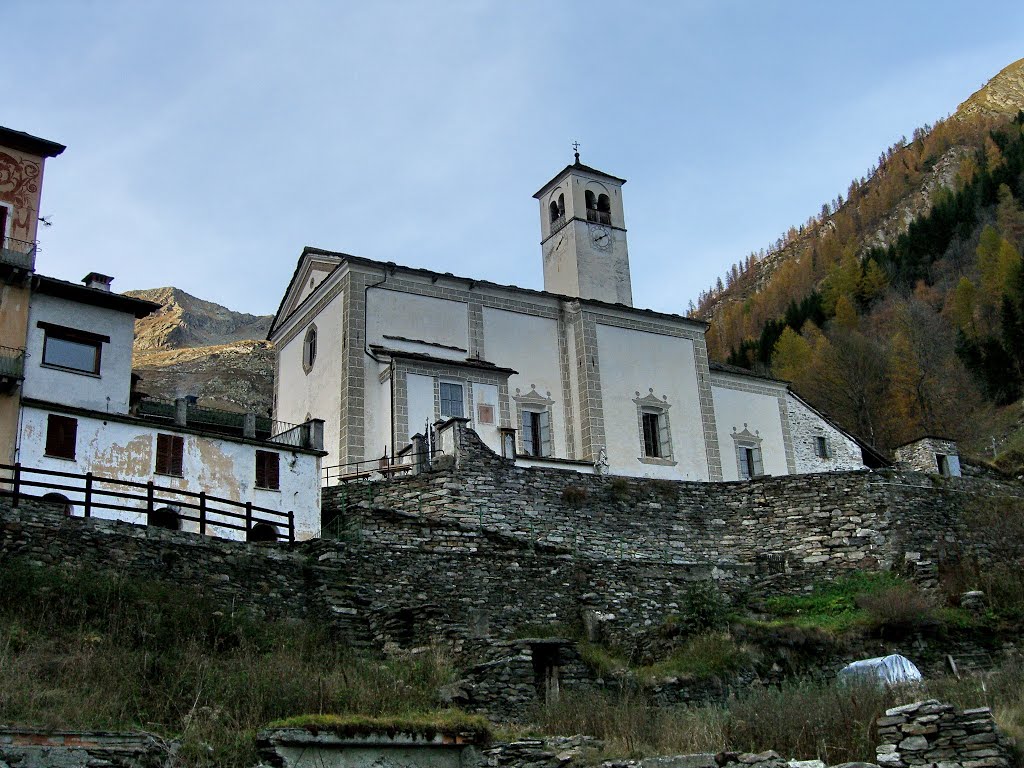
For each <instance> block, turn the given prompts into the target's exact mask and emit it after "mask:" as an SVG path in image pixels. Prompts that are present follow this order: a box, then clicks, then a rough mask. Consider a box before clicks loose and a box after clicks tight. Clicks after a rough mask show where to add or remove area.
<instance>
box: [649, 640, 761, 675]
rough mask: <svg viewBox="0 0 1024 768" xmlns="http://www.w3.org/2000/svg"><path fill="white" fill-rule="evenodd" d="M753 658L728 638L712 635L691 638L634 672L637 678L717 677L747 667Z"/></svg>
mask: <svg viewBox="0 0 1024 768" xmlns="http://www.w3.org/2000/svg"><path fill="white" fill-rule="evenodd" d="M753 660H754V656H753V653H752V652H751V651H750V649H749V648H747V647H746V646H742V645H740V644H739V643H737V642H736V641H735V640H734V639H733V638H732V637H731V636H730V635H727V634H724V633H721V632H713V633H708V634H704V635H697V636H696V637H691V638H690V639H689V640H687V641H686V642H685V643H683V645H682V646H680V647H679V648H677V649H676V650H675V651H673V652H672V654H671V656H669V657H668V658H667V659H665V660H664V661H659V662H657V663H656V664H652V665H650V666H648V667H643V668H641V669H640V670H638V673H637V674H638V675H639V676H640V677H641V679H644V678H657V677H692V678H709V677H720V676H722V675H725V674H728V673H730V672H736V671H738V670H740V669H743V668H744V667H747V666H750V664H751V663H752V662H753Z"/></svg>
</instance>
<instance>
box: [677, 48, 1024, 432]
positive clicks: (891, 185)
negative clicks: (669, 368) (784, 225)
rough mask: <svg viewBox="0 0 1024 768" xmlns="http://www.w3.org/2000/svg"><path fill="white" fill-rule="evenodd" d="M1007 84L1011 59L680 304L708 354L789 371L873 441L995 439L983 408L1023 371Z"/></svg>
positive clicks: (1010, 86)
mask: <svg viewBox="0 0 1024 768" xmlns="http://www.w3.org/2000/svg"><path fill="white" fill-rule="evenodd" d="M1022 84H1024V59H1022V60H1020V61H1017V62H1015V63H1013V64H1011V65H1010V66H1008V67H1006V68H1004V69H1003V70H1002V71H1001V72H1000V73H999V74H998V75H996V76H995V77H993V78H992V79H991V80H990V81H989V82H988V83H987V84H986V86H985V87H984V88H982V89H981V90H980V91H979V92H978V93H975V94H973V95H972V96H971V97H970V98H968V99H967V100H965V101H964V102H963V104H962V105H961V107H960V109H959V110H958V111H957V112H956V113H955V114H954V115H953V116H952V117H951V118H949V119H947V120H943V121H941V122H939V123H937V124H936V125H935V126H926V127H925V128H920V129H917V130H916V131H914V134H913V138H912V139H911V140H910V141H907V140H906V139H903V140H901V141H899V142H897V143H896V144H895V145H894V146H892V147H890V148H889V149H888V150H887V151H885V152H883V153H882V154H881V156H880V157H879V160H878V164H877V167H875V168H872V169H871V170H870V171H869V173H868V175H867V177H866V178H861V179H855V180H854V181H853V182H852V183H851V185H850V188H849V193H848V196H847V199H846V200H844V199H843V198H842V196H839V197H837V198H836V199H835V200H834V201H829V202H828V203H826V204H825V205H824V206H823V207H822V211H821V213H820V214H819V215H817V216H813V217H811V218H810V219H809V220H808V221H807V222H806V223H805V224H803V225H801V226H799V227H791V228H790V230H789V231H788V232H787V233H786V235H785V237H783V238H779V240H778V241H777V242H776V244H775V245H774V246H773V247H772V248H771V249H769V251H768V252H767V253H763V252H762V253H759V254H751V255H750V256H748V257H747V258H746V259H745V260H743V261H741V262H740V263H739V264H737V265H735V266H734V267H733V268H732V269H731V270H730V272H729V273H728V274H727V275H726V279H725V281H724V284H723V282H722V281H719V285H718V286H716V287H715V288H714V289H712V290H711V291H708V292H706V293H704V294H702V296H701V299H700V305H699V308H696V309H694V310H691V311H693V312H694V313H695V314H698V315H700V316H702V317H704V319H707V320H710V321H711V323H712V326H711V329H710V331H709V334H708V343H709V350H710V352H711V354H712V355H713V356H714V357H718V358H719V359H723V358H728V360H729V361H730V362H732V363H735V364H740V365H746V366H748V367H753V368H756V369H759V370H762V371H770V372H771V373H773V374H774V375H776V376H779V377H781V378H786V379H789V380H792V381H793V382H794V386H795V388H796V389H797V391H800V392H801V394H803V395H804V396H805V397H807V398H808V399H809V400H810V401H811V402H812V403H814V404H815V405H816V406H818V407H819V408H822V409H824V410H826V411H831V412H832V415H833V416H834V417H836V418H837V419H838V420H839V421H840V422H841V423H842V424H843V425H844V426H845V427H847V428H848V429H851V430H853V431H854V432H856V433H858V434H859V435H860V436H862V437H864V438H866V439H868V440H869V441H870V442H872V443H873V444H875V445H876V446H877V447H880V448H883V449H885V448H891V447H892V446H893V445H896V444H898V443H899V442H900V441H905V440H907V439H911V438H912V437H915V436H917V435H919V434H921V433H922V432H931V433H936V432H938V433H946V434H949V435H951V436H954V437H958V438H960V439H962V440H968V441H972V440H973V441H976V442H975V443H974V445H975V447H976V448H980V447H981V446H982V445H986V446H987V445H989V444H990V442H991V438H993V437H995V438H996V441H997V442H998V433H999V432H1000V431H1001V430H1000V429H999V428H998V427H993V426H992V425H993V424H998V422H999V419H998V418H994V416H998V414H997V413H996V414H993V406H1004V405H1006V404H1008V403H1010V402H1012V399H1013V398H1015V397H1019V394H1018V393H1019V391H1020V389H1021V386H1022V385H1021V381H1024V369H1022V368H1021V366H1022V365H1024V361H1022V360H1020V359H1019V358H1020V357H1021V353H1020V352H1018V349H1024V341H1021V340H1019V339H1018V336H1019V335H1020V334H1024V320H1022V319H1021V318H1022V317H1024V314H1022V313H1024V271H1022V267H1021V266H1020V265H1021V259H1020V252H1021V250H1024V206H1022V205H1021V203H1020V200H1022V199H1024V139H1022V126H1021V124H1020V121H1019V120H1017V119H1016V117H1015V116H1016V115H1017V113H1018V111H1019V110H1021V109H1022V108H1024V86H1022ZM1018 369H1020V370H1018ZM995 410H997V411H998V408H997V409H995Z"/></svg>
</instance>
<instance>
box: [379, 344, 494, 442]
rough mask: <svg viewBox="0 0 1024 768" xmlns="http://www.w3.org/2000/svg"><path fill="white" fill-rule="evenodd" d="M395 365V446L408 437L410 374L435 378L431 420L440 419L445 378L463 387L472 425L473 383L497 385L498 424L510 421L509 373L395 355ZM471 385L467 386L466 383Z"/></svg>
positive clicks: (473, 412) (473, 423) (473, 406)
mask: <svg viewBox="0 0 1024 768" xmlns="http://www.w3.org/2000/svg"><path fill="white" fill-rule="evenodd" d="M392 366H393V367H394V370H395V373H394V388H395V389H394V392H395V403H394V405H395V423H394V425H393V439H394V443H395V445H396V446H403V445H405V443H406V442H408V439H409V379H408V375H409V374H410V373H415V374H419V375H422V376H430V377H432V378H433V379H434V414H433V421H437V420H438V419H440V418H441V380H442V379H447V380H450V381H452V382H458V383H460V384H462V385H463V386H466V407H467V410H468V418H469V423H470V425H471V426H473V425H475V424H476V404H475V402H474V399H473V387H472V386H471V385H472V384H491V385H493V386H496V387H497V388H498V411H499V420H500V422H499V424H498V425H496V426H498V427H505V428H507V427H509V425H510V422H511V416H510V407H509V396H508V374H507V373H499V372H491V371H484V370H479V369H475V368H462V367H459V366H455V365H442V364H435V363H428V362H425V361H421V360H404V359H399V358H396V359H395V360H394V361H393V362H392ZM467 385H470V386H467Z"/></svg>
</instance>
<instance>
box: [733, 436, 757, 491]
mask: <svg viewBox="0 0 1024 768" xmlns="http://www.w3.org/2000/svg"><path fill="white" fill-rule="evenodd" d="M732 440H733V444H734V445H735V447H736V467H737V469H738V470H739V475H740V479H741V480H750V479H751V478H754V477H761V476H762V475H764V461H763V459H762V456H761V441H762V438H761V433H760V432H759V431H758V430H756V429H755V430H754V431H753V432H751V431H750V429H749V428H748V427H747V425H746V424H744V425H743V430H742V431H737V430H736V427H733V428H732Z"/></svg>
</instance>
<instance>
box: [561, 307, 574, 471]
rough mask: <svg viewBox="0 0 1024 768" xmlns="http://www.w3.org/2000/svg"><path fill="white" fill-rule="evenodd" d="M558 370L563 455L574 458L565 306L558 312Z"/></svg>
mask: <svg viewBox="0 0 1024 768" xmlns="http://www.w3.org/2000/svg"><path fill="white" fill-rule="evenodd" d="M557 335H558V372H559V376H560V377H561V380H562V403H563V405H562V412H563V413H564V414H565V457H566V458H567V459H575V458H576V431H575V424H576V420H575V414H574V409H573V404H572V371H570V370H569V342H568V338H569V330H568V323H567V321H566V317H565V307H564V306H563V307H561V308H560V309H559V312H558V329H557Z"/></svg>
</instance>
